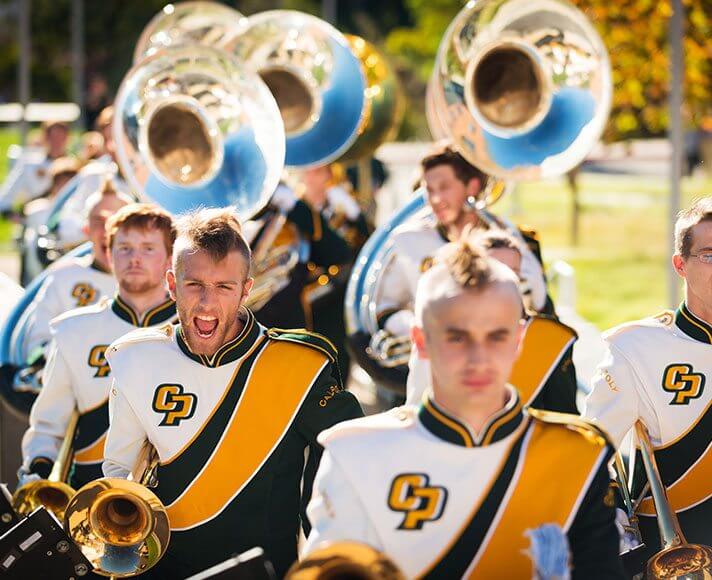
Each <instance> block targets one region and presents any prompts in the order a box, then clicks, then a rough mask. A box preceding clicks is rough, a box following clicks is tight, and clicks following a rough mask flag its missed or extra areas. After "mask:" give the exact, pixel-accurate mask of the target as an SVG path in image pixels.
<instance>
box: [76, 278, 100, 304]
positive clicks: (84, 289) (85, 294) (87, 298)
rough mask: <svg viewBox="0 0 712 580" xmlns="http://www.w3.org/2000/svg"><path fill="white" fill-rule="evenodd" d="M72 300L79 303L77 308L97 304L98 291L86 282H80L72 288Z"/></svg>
mask: <svg viewBox="0 0 712 580" xmlns="http://www.w3.org/2000/svg"><path fill="white" fill-rule="evenodd" d="M72 298H74V299H75V300H76V301H77V306H89V305H90V304H93V303H94V302H96V289H95V288H94V287H93V286H92V285H91V284H87V283H86V282H79V283H78V284H76V285H75V286H74V288H72Z"/></svg>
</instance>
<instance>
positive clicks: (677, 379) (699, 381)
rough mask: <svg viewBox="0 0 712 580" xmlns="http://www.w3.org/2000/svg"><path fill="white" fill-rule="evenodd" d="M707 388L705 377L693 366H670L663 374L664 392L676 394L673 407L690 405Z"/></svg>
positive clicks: (678, 364)
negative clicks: (691, 400) (694, 369)
mask: <svg viewBox="0 0 712 580" xmlns="http://www.w3.org/2000/svg"><path fill="white" fill-rule="evenodd" d="M704 387H705V375H704V374H702V373H696V372H694V371H693V370H692V366H691V365H688V364H685V363H675V364H671V365H668V366H667V368H666V369H665V371H664V372H663V390H665V391H667V392H668V393H675V396H674V397H673V398H672V401H670V404H671V405H688V404H689V403H690V399H697V398H698V397H699V396H700V395H702V390H703V389H704Z"/></svg>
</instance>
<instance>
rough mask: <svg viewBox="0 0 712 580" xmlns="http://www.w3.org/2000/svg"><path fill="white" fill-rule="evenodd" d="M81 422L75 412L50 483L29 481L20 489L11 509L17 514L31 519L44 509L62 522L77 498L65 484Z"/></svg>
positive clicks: (75, 411) (47, 480)
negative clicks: (37, 510)
mask: <svg viewBox="0 0 712 580" xmlns="http://www.w3.org/2000/svg"><path fill="white" fill-rule="evenodd" d="M78 421H79V411H77V410H76V409H74V411H73V412H72V415H71V416H70V418H69V425H67V430H66V432H65V435H64V439H63V440H62V445H61V446H60V448H59V453H58V454H57V459H56V460H55V462H54V465H53V466H52V471H51V472H50V474H49V477H48V478H47V479H40V480H39V481H30V482H27V483H26V484H24V485H22V486H20V487H19V488H18V489H17V490H15V493H14V494H13V496H12V506H13V507H14V508H15V511H17V513H18V514H21V515H24V516H28V515H30V514H31V513H32V512H33V511H35V509H37V508H38V507H43V506H44V507H45V508H46V509H47V510H48V511H50V512H52V513H53V514H54V515H55V516H56V517H57V519H58V520H59V521H62V519H63V518H64V511H65V510H66V509H67V504H68V503H69V501H70V500H71V499H72V497H73V496H74V494H75V491H74V488H72V487H71V486H70V485H69V484H67V483H66V481H67V478H68V476H69V469H70V467H71V465H72V458H73V456H74V450H73V444H74V435H75V433H76V430H77V422H78Z"/></svg>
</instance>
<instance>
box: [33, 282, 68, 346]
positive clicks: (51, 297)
mask: <svg viewBox="0 0 712 580" xmlns="http://www.w3.org/2000/svg"><path fill="white" fill-rule="evenodd" d="M59 292H60V289H59V285H58V284H57V283H56V278H55V277H54V276H53V275H52V274H50V275H49V276H47V278H46V279H45V281H44V282H43V283H42V286H41V287H40V289H39V290H38V292H37V295H36V296H35V298H34V300H33V301H32V304H31V305H30V306H29V307H28V311H29V310H30V309H32V319H31V320H30V323H29V329H28V332H27V337H26V338H25V356H27V355H29V354H30V353H31V352H32V351H33V350H34V349H36V348H38V347H41V346H43V345H45V344H47V343H48V342H49V340H50V338H51V336H52V333H51V329H50V325H49V323H50V321H51V320H52V319H53V318H55V317H56V316H59V315H60V314H64V307H63V305H62V300H61V299H60V296H59Z"/></svg>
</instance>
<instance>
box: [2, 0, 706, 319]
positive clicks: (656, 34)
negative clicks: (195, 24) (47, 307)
mask: <svg viewBox="0 0 712 580" xmlns="http://www.w3.org/2000/svg"><path fill="white" fill-rule="evenodd" d="M224 3H225V4H228V5H230V6H233V7H235V8H237V9H238V10H239V11H241V12H242V13H243V14H245V15H248V16H249V15H250V14H253V13H255V12H258V11H263V10H268V9H272V8H289V9H298V10H303V11H305V12H310V13H312V14H315V15H317V16H320V17H322V18H324V19H325V20H328V21H330V22H331V23H332V24H335V25H336V26H337V28H339V29H340V30H341V31H342V32H346V33H353V34H357V35H359V36H362V37H364V38H366V39H367V40H369V41H371V42H372V43H374V44H375V45H376V46H377V47H378V48H380V49H381V50H382V51H383V52H384V53H385V54H386V55H387V56H388V58H389V59H390V62H391V64H392V65H393V67H394V68H395V69H396V71H397V74H398V77H399V80H400V82H401V86H402V89H403V92H404V94H405V97H406V99H407V107H406V115H405V120H404V122H403V124H402V126H401V129H400V132H399V135H398V139H397V141H398V142H397V143H392V144H386V145H384V146H382V147H381V149H380V150H379V151H378V152H377V155H376V156H377V157H378V158H380V159H381V160H382V161H383V162H384V163H385V164H386V166H387V168H388V169H389V173H390V179H389V181H388V182H387V184H386V186H385V187H384V188H383V189H382V190H381V192H380V194H379V196H380V198H379V200H378V202H379V205H380V211H379V219H380V220H381V221H382V220H383V219H385V218H387V217H388V215H389V214H390V212H392V211H393V209H395V208H396V207H398V206H399V205H400V204H402V203H403V202H404V201H405V200H406V199H407V198H408V196H409V195H410V193H411V191H412V184H413V182H414V181H415V180H416V179H417V177H418V174H417V163H418V161H419V158H420V156H421V155H422V153H423V152H424V151H426V150H427V143H428V142H429V141H430V134H429V132H428V128H427V123H426V120H425V113H424V104H425V88H426V83H427V80H428V77H429V75H430V72H431V70H432V63H433V59H434V57H435V52H436V50H437V47H438V44H439V42H440V39H441V37H442V35H443V33H444V32H445V29H446V27H447V26H448V24H449V23H450V22H451V20H452V18H453V17H454V16H455V14H456V13H457V12H458V11H459V10H460V8H461V7H462V5H463V2H461V1H458V0H282V1H271V0H244V1H238V2H224ZM574 4H576V5H577V6H578V7H579V8H580V9H582V10H583V11H584V12H585V13H586V14H587V16H588V17H589V18H590V20H591V21H592V22H593V24H594V26H595V27H596V29H597V30H598V32H599V33H600V34H601V35H602V37H603V39H604V41H605V43H606V46H607V48H608V51H609V53H610V58H611V64H612V68H613V80H614V101H613V110H612V114H611V117H610V120H609V123H608V127H607V130H606V132H605V135H604V140H603V142H602V143H601V144H600V145H599V146H598V147H596V148H595V149H594V151H593V152H592V153H591V155H590V156H589V158H588V159H587V160H586V162H585V163H584V164H583V165H582V166H581V167H580V168H579V169H578V170H577V171H574V172H572V173H570V174H569V175H568V176H565V177H563V178H557V179H553V180H548V181H539V182H536V183H531V184H527V183H522V184H519V185H518V186H517V187H516V189H515V190H514V191H513V193H512V194H511V195H508V196H506V197H505V198H504V199H503V200H502V201H500V202H499V203H498V204H497V205H496V206H495V207H494V211H495V212H497V213H501V214H504V215H506V216H508V217H509V218H510V219H512V220H513V221H515V222H517V223H520V224H526V225H529V226H531V227H534V228H536V229H537V230H538V231H539V235H540V239H541V243H542V247H543V251H544V259H545V261H546V263H547V265H548V266H549V275H550V277H552V278H554V282H557V280H558V282H560V285H559V293H560V296H559V299H560V301H562V302H563V303H564V306H570V307H571V308H572V309H573V310H575V311H576V312H577V313H578V315H579V316H581V317H582V318H583V319H584V320H586V321H588V322H590V323H591V324H592V325H593V326H595V327H597V328H599V329H605V328H608V327H610V326H612V325H614V324H618V323H620V322H623V321H625V320H629V319H632V318H637V317H642V316H645V315H649V314H652V313H655V312H656V311H658V310H660V309H662V308H665V307H670V306H672V304H671V300H672V295H671V292H670V288H669V283H668V282H667V278H666V276H667V275H668V271H669V258H668V256H669V245H670V242H669V239H668V238H669V235H668V220H669V213H670V212H669V208H670V206H669V197H670V189H671V184H670V169H669V168H670V165H671V164H670V159H671V155H672V148H671V145H670V141H669V140H668V139H667V132H668V129H669V121H670V114H669V113H670V108H669V102H668V98H669V95H670V88H671V80H670V79H671V65H670V50H669V46H670V43H669V32H670V16H671V14H672V4H671V2H670V0H666V1H654V0H616V1H614V2H611V1H610V0H605V1H604V0H574ZM682 4H683V6H684V21H683V39H682V45H681V47H682V54H683V61H682V63H683V66H682V78H683V79H684V80H683V83H682V87H681V89H682V93H681V94H682V107H681V119H682V130H683V144H684V153H683V168H682V170H683V177H682V180H681V192H682V196H681V200H680V203H681V205H682V206H685V205H688V204H689V203H690V201H691V200H692V199H694V198H696V197H699V196H702V195H710V194H712V2H710V0H686V1H684V2H683V3H682ZM164 5H165V2H164V1H163V0H141V1H140V2H139V1H134V0H132V1H126V0H102V1H101V2H99V1H96V0H94V1H91V2H87V1H84V0H34V1H32V2H31V3H30V2H23V1H17V0H0V104H10V103H17V102H20V101H22V100H23V97H25V96H26V94H27V92H28V91H29V100H30V101H31V102H55V103H56V102H74V103H77V104H78V105H80V107H81V117H80V118H79V119H78V120H77V121H76V123H75V127H74V129H75V131H74V133H73V135H74V143H73V146H74V147H75V148H76V147H78V146H79V143H78V140H77V136H78V135H79V134H80V132H81V131H83V130H84V129H85V128H89V127H91V126H92V123H93V121H94V120H95V118H96V115H97V114H98V112H99V111H100V110H101V109H102V108H103V107H104V106H105V105H107V104H109V103H110V102H111V100H112V98H113V96H114V93H115V91H116V89H117V88H118V85H119V83H120V81H121V79H122V77H123V76H124V74H125V73H126V71H127V70H128V68H129V66H130V62H131V58H132V52H133V49H134V46H135V43H136V41H137V39H138V36H139V34H140V32H141V30H142V29H143V27H144V26H145V25H146V23H147V22H148V21H149V20H150V19H151V17H152V16H153V15H155V14H156V13H157V12H158V11H159V10H160V9H161V8H162V7H163V6H164ZM23 22H25V23H26V25H25V26H24V27H23V25H22V24H23ZM23 30H24V31H25V34H22V31H23ZM23 66H24V67H25V68H24V70H26V71H29V75H25V76H24V78H21V77H22V76H23V75H22V73H21V71H22V70H23ZM23 91H24V92H25V93H26V94H25V95H23V94H22V93H23ZM36 132H37V127H35V126H33V124H31V123H30V124H28V125H26V126H22V125H21V124H20V123H18V122H16V120H13V119H12V118H11V116H9V117H6V118H0V181H2V180H3V179H4V177H5V175H6V171H7V167H8V157H7V153H8V149H9V148H10V146H11V145H13V144H17V143H20V142H21V141H22V136H23V134H25V133H26V139H27V142H28V143H31V142H32V140H33V139H34V138H35V134H36ZM16 231H17V230H16V226H15V225H14V224H12V223H10V222H8V221H6V220H0V271H2V272H5V273H7V274H9V275H11V276H16V271H17V257H16V255H15V243H14V241H13V236H14V235H16ZM569 266H571V267H572V268H573V269H572V268H570V267H569ZM554 287H555V288H556V287H557V284H556V283H555V284H554Z"/></svg>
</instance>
